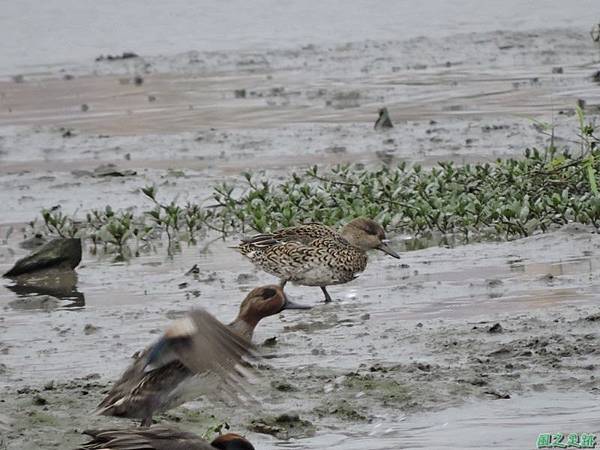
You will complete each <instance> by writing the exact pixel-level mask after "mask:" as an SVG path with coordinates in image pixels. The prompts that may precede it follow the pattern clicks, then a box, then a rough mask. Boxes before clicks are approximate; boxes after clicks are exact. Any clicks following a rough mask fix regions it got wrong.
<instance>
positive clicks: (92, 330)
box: [83, 323, 99, 336]
mask: <svg viewBox="0 0 600 450" xmlns="http://www.w3.org/2000/svg"><path fill="white" fill-rule="evenodd" d="M98 329H99V328H98V327H97V326H95V325H92V324H91V323H88V324H86V326H85V327H83V332H84V333H85V334H86V335H88V336H89V335H90V334H94V333H95V332H96V331H98Z"/></svg>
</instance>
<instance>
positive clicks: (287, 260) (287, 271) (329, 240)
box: [235, 217, 400, 303]
mask: <svg viewBox="0 0 600 450" xmlns="http://www.w3.org/2000/svg"><path fill="white" fill-rule="evenodd" d="M387 243H388V240H387V239H386V237H385V231H384V230H383V228H382V227H381V225H379V224H378V223H377V222H375V221H374V220H371V219H367V218H365V217H359V218H357V219H354V220H352V221H351V222H349V223H348V224H347V225H346V226H345V227H344V228H342V230H341V232H340V233H338V232H337V231H335V230H333V229H331V228H329V227H327V226H325V225H321V224H318V223H311V224H307V225H300V226H297V227H290V228H284V229H282V230H279V231H276V232H275V233H271V234H259V235H256V236H254V237H251V238H249V239H245V240H242V243H241V244H240V245H239V246H238V247H235V248H236V250H238V251H239V252H240V253H242V255H244V256H246V257H247V258H249V259H250V260H251V261H252V262H253V263H254V264H256V265H257V266H258V267H260V268H261V269H262V270H264V271H265V272H267V273H270V274H272V275H275V276H276V277H279V279H280V280H281V286H282V287H283V286H285V284H286V283H287V282H288V281H291V282H293V283H296V284H300V285H304V286H319V287H320V288H321V290H322V291H323V294H324V295H325V302H326V303H328V302H330V301H331V296H330V295H329V293H328V292H327V288H326V287H327V286H329V285H332V284H343V283H348V282H349V281H352V280H354V279H355V278H356V275H357V274H358V273H360V272H362V271H364V270H365V268H366V267H367V250H371V249H376V250H381V251H382V252H384V253H387V254H388V255H391V256H393V257H394V258H400V256H399V255H398V254H397V253H396V252H395V251H393V250H392V249H391V248H390V247H389V246H388V245H387Z"/></svg>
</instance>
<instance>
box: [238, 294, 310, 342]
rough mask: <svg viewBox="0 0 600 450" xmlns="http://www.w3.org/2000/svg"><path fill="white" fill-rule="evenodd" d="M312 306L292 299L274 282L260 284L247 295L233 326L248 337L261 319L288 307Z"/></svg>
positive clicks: (303, 307) (304, 307) (301, 307)
mask: <svg viewBox="0 0 600 450" xmlns="http://www.w3.org/2000/svg"><path fill="white" fill-rule="evenodd" d="M310 308H311V306H308V305H300V304H298V303H295V302H293V301H291V300H290V299H289V298H288V296H287V295H285V292H283V289H282V288H281V287H280V286H277V285H274V284H272V285H267V286H260V287H257V288H254V289H252V291H250V293H249V294H248V295H247V296H246V298H245V299H244V301H243V302H242V304H241V305H240V312H239V314H238V316H237V318H236V319H235V321H234V322H233V323H232V324H231V326H232V327H233V328H234V329H236V330H237V331H238V333H240V334H242V335H244V336H245V337H246V338H251V337H252V333H253V332H254V327H256V325H257V324H258V322H260V320H261V319H264V318H265V317H269V316H273V315H275V314H279V313H280V312H281V311H284V310H286V309H310Z"/></svg>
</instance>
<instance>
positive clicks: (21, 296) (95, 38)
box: [0, 0, 600, 450]
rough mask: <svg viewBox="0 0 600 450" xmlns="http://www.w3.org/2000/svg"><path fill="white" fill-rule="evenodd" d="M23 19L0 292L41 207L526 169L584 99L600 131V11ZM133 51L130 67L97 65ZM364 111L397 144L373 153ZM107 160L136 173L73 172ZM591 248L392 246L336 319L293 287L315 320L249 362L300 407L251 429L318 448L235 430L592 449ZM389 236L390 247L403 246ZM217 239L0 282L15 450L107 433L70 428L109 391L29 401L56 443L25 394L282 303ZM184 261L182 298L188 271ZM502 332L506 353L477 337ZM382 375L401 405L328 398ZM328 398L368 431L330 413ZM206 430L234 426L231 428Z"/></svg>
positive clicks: (1, 111) (371, 8) (13, 16)
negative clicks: (415, 171) (304, 423)
mask: <svg viewBox="0 0 600 450" xmlns="http://www.w3.org/2000/svg"><path fill="white" fill-rule="evenodd" d="M33 3H35V5H34V4H33ZM33 3H32V2H31V0H24V1H18V2H17V1H13V2H10V3H8V4H7V5H3V8H2V13H0V42H19V43H20V45H19V46H10V47H9V48H5V50H4V53H3V58H2V60H1V61H0V75H14V74H17V73H24V74H25V77H24V80H23V82H15V81H13V80H11V79H10V78H9V77H5V78H4V81H0V201H1V202H2V205H3V211H2V218H1V219H0V238H2V240H1V241H0V272H4V271H6V270H8V268H9V267H10V265H11V264H12V263H13V262H14V261H15V260H16V259H17V258H18V257H21V256H23V255H24V254H25V253H26V252H25V251H24V250H22V249H20V248H19V247H18V246H17V243H18V242H19V241H20V240H21V238H22V235H21V228H22V227H23V226H24V224H25V223H26V222H27V221H29V220H32V219H33V218H34V217H36V216H38V215H39V211H40V210H41V208H44V207H50V206H53V205H56V204H60V205H61V206H62V209H63V211H64V212H65V213H67V214H72V213H75V214H82V213H83V212H85V211H87V210H89V209H90V208H101V207H104V206H105V205H106V204H107V203H110V204H111V205H112V206H113V207H114V208H126V207H133V209H134V210H135V211H136V212H138V213H139V212H141V211H142V210H144V209H147V208H148V207H149V205H144V203H143V202H142V201H140V193H139V188H140V187H142V186H145V185H148V184H153V183H154V184H157V185H159V186H160V189H159V192H160V194H161V198H164V199H167V200H170V199H171V198H173V197H175V196H177V198H178V200H179V201H181V202H185V201H186V200H190V201H196V202H200V203H204V204H210V192H211V186H212V185H214V184H215V183H217V182H221V181H224V180H231V179H232V178H234V179H235V178H236V177H238V176H239V172H240V171H242V170H254V171H260V170H265V169H266V170H267V172H266V175H267V176H269V177H271V178H272V179H277V177H278V176H280V175H281V174H282V173H287V172H288V171H290V170H301V169H302V167H306V166H308V165H311V164H320V165H331V164H335V163H338V162H359V163H365V164H371V165H377V164H381V163H388V164H389V163H392V164H393V163H394V162H397V161H407V162H408V163H409V164H411V163H421V164H424V165H432V164H435V162H436V161H438V160H452V161H456V162H457V163H465V162H472V161H489V160H493V159H495V158H497V157H501V156H520V155H521V154H522V151H523V148H524V146H534V145H535V146H538V147H543V146H544V145H545V144H546V143H547V141H548V136H546V135H544V134H543V133H541V132H540V130H539V129H538V128H536V127H535V126H534V123H535V121H542V122H544V121H546V122H549V123H552V124H554V125H555V126H556V137H557V141H556V142H557V143H558V145H559V146H566V145H567V144H570V140H573V139H576V138H577V136H576V129H575V126H574V125H575V122H576V119H575V117H573V114H574V112H573V106H574V104H575V101H576V100H577V99H584V100H585V101H586V102H587V110H586V112H587V114H588V117H590V118H591V119H592V120H593V119H597V115H598V111H600V108H599V106H600V90H599V89H598V85H597V84H594V83H593V82H592V80H591V78H590V75H591V73H592V71H593V70H595V69H596V65H597V60H598V57H600V56H599V53H598V48H597V47H594V45H593V44H592V43H591V42H590V40H589V36H588V34H587V32H588V30H589V28H590V27H591V24H592V23H593V22H594V21H595V20H596V19H597V18H594V17H593V16H594V14H595V11H598V12H600V10H599V9H598V6H597V5H596V3H597V1H595V0H594V1H589V0H580V1H577V2H574V3H572V4H570V3H568V2H559V1H556V0H552V1H542V0H536V1H533V2H526V3H523V2H520V1H517V0H504V1H497V2H485V3H482V2H475V1H472V0H461V1H457V2H442V1H436V0H424V1H421V2H414V1H383V2H377V4H374V3H372V2H362V1H361V2H355V3H353V7H352V8H348V7H347V5H346V3H344V2H340V1H337V0H336V1H331V2H313V1H309V2H284V3H282V2H279V1H278V2H274V1H272V0H264V1H261V2H259V3H256V2H254V3H252V4H250V3H244V2H240V1H237V0H233V1H222V2H218V3H212V2H211V3H208V2H187V1H183V0H177V1H175V2H169V4H168V6H166V4H164V2H163V3H158V2H141V1H139V0H135V1H130V2H127V3H126V4H124V3H122V2H115V1H113V0H110V1H103V2H90V1H87V0H84V1H68V0H56V1H52V2H46V3H43V4H38V3H39V2H33ZM165 8H168V10H167V12H168V13H165ZM31 11H35V14H30V12H31ZM475 11H476V12H477V13H476V14H475ZM17 18H18V20H17ZM307 22H310V23H311V24H312V26H310V27H307V26H304V24H305V23H307ZM225 29H226V30H227V33H224V32H223V30H225ZM496 30H500V31H496ZM419 36H421V37H419ZM348 42H353V44H348ZM23 48H26V49H27V51H26V52H25V51H22V49H23ZM128 50H132V51H136V52H138V53H139V54H140V55H142V56H143V58H141V59H140V60H136V61H133V62H131V61H124V62H114V63H107V62H100V63H94V62H93V59H94V58H95V57H96V56H99V55H100V54H108V53H110V54H118V53H121V52H123V51H128ZM558 67H561V68H562V70H563V73H555V68H558ZM66 73H68V74H71V75H73V76H74V78H72V77H68V78H69V79H63V75H64V74H66ZM135 74H143V76H144V82H143V84H142V85H140V86H137V85H135V84H133V83H132V79H131V78H132V76H133V75H135ZM240 89H244V90H245V91H246V93H247V95H246V97H245V98H239V96H236V95H235V91H236V90H240ZM151 96H152V97H153V98H154V99H153V100H150V97H151ZM83 104H85V105H86V106H87V108H85V111H84V110H83V109H82V105H83ZM382 104H385V105H386V106H388V107H389V108H390V112H391V115H392V119H393V120H394V122H395V124H396V127H395V128H394V129H392V130H389V131H387V132H384V133H374V132H373V130H372V123H373V120H374V118H375V115H376V110H377V108H378V107H380V106H381V105H382ZM60 127H67V128H69V129H70V130H71V131H72V133H71V134H68V133H67V135H66V136H65V130H64V129H61V128H60ZM109 162H110V163H115V164H117V166H118V168H120V169H132V170H135V171H136V172H137V174H136V175H135V176H128V177H122V178H111V179H99V178H94V177H92V176H90V174H89V173H88V174H86V173H85V171H91V170H93V169H94V168H96V167H97V166H99V165H100V164H105V163H109ZM11 229H12V232H11V231H10V230H11ZM592 231H593V230H590V229H587V228H581V227H579V228H578V227H574V226H570V227H566V228H564V229H562V230H559V231H555V232H552V233H549V234H547V235H542V236H534V237H530V238H527V239H522V240H518V241H513V242H495V243H472V244H469V245H457V246H456V247H453V248H446V247H438V246H437V245H432V244H437V243H436V242H432V241H430V242H413V241H410V240H409V241H407V242H405V243H404V248H403V250H408V249H410V250H411V251H406V252H404V253H403V254H402V259H401V260H400V261H396V260H391V259H390V258H386V257H384V256H383V255H372V258H371V260H370V263H369V267H368V269H367V271H366V272H365V273H364V274H362V275H361V276H360V278H359V279H357V280H356V281H354V282H352V283H349V284H347V285H344V286H336V287H332V288H331V289H330V292H331V293H332V295H333V296H334V298H336V300H337V301H336V302H334V303H333V304H331V305H321V304H320V301H321V293H320V291H319V290H318V289H312V288H302V287H296V286H290V287H289V294H290V296H291V297H293V298H294V300H297V301H300V302H303V303H311V304H315V305H318V306H317V307H315V308H314V309H313V310H311V311H308V312H302V313H299V312H297V311H295V312H294V311H288V312H284V313H283V314H280V315H279V316H277V317H272V318H269V319H267V320H265V321H264V323H261V324H260V326H259V328H258V329H257V334H256V339H255V340H256V342H258V343H261V342H262V341H263V340H264V339H265V338H270V337H272V336H277V338H278V343H277V345H276V347H274V348H262V351H263V352H264V353H265V356H266V360H267V361H268V363H269V365H270V366H272V370H273V372H269V374H270V375H271V376H273V377H274V378H276V379H277V378H278V377H284V378H285V379H286V380H287V381H289V382H290V383H291V384H292V385H295V386H297V387H298V391H292V392H289V393H287V394H281V393H277V392H275V393H274V394H273V395H269V396H266V398H268V399H269V400H268V401H267V402H265V407H264V408H263V410H261V411H260V413H261V414H268V413H271V412H272V413H281V412H288V411H290V410H298V411H299V412H300V414H301V416H302V417H308V418H310V420H312V421H313V422H315V424H316V425H317V433H316V435H315V436H314V437H307V438H302V439H292V440H289V441H281V440H278V439H275V438H271V437H268V436H265V435H260V434H256V433H251V434H250V435H251V437H252V440H253V442H256V444H257V448H264V449H267V448H297V449H304V448H306V449H309V448H311V449H313V448H340V449H342V448H343V449H357V450H358V449H373V450H375V449H390V448H394V449H396V448H415V449H416V448H430V449H446V448H456V449H459V448H474V449H475V448H487V447H495V448H503V449H504V448H506V449H513V448H514V449H522V448H534V447H535V438H536V437H537V435H538V434H539V433H541V432H555V431H563V432H569V431H576V432H584V431H585V432H598V423H597V420H595V419H594V418H595V417H597V415H598V413H599V412H600V411H598V407H597V406H596V404H597V397H596V387H595V380H594V378H593V377H594V375H595V373H596V372H597V369H595V367H597V366H598V365H599V364H600V361H599V358H598V356H597V355H596V354H595V346H594V343H595V339H596V338H597V337H599V334H598V328H597V325H596V323H597V322H596V319H594V316H593V314H594V313H596V312H597V299H598V297H599V296H600V281H599V280H600V265H599V259H598V256H597V255H598V248H599V246H600V241H599V238H598V235H597V234H595V233H593V232H592ZM5 236H7V238H6V239H4V237H5ZM404 238H405V237H404V236H394V239H395V241H396V245H397V246H398V248H400V247H401V245H400V240H401V239H404ZM409 238H410V237H409ZM233 239H234V237H232V240H233ZM231 243H232V241H228V242H221V241H217V242H214V243H213V244H211V245H210V246H209V247H208V248H206V249H204V250H202V249H203V244H201V245H199V246H191V247H188V246H186V245H184V246H183V249H182V251H181V252H180V253H177V254H175V255H174V256H173V257H169V256H167V255H166V251H165V249H164V247H159V248H158V249H157V251H156V252H152V253H149V254H143V255H142V256H141V257H139V258H133V259H132V260H131V261H126V262H115V261H114V260H113V258H112V257H111V256H96V255H92V254H91V253H89V251H86V252H85V253H84V259H83V261H82V264H81V265H80V267H79V268H78V269H77V272H78V275H77V278H76V279H74V280H70V282H71V283H70V284H69V283H67V285H65V286H62V287H61V288H62V289H63V291H62V292H57V291H56V289H58V288H59V287H60V286H52V289H47V290H44V291H40V290H39V289H38V290H32V289H31V288H29V287H18V286H16V285H14V284H13V283H12V282H10V281H9V280H4V281H3V282H2V283H0V305H1V306H2V308H3V311H2V314H1V317H0V386H2V387H4V388H5V390H4V391H3V394H6V395H5V396H4V397H3V398H2V400H6V403H4V406H5V408H6V409H7V411H10V412H11V413H12V414H13V415H15V416H16V417H18V421H20V422H19V423H20V425H19V426H22V427H23V428H22V431H20V432H16V434H17V435H18V436H19V439H23V440H17V442H18V444H16V445H17V447H14V448H19V449H21V450H22V449H23V448H26V447H23V445H22V443H23V442H28V443H31V442H32V441H31V440H27V439H28V436H32V439H38V442H44V443H46V442H62V434H63V433H66V434H65V436H67V437H68V439H69V441H68V442H80V441H81V438H80V437H79V436H78V435H75V434H74V432H73V427H74V423H76V424H77V425H76V426H77V427H78V428H79V426H81V427H85V426H99V425H105V424H107V423H108V422H106V421H107V420H108V419H102V420H104V421H102V422H101V421H100V419H98V418H91V417H89V416H88V413H89V412H90V410H91V409H93V401H91V400H90V399H88V397H87V396H88V395H89V396H92V397H94V399H96V397H98V396H100V395H101V392H102V390H103V389H104V388H105V385H102V384H101V385H100V386H99V387H96V388H94V387H93V386H92V387H90V388H89V389H88V387H85V389H84V391H85V393H83V392H81V393H79V391H73V390H71V389H72V388H63V387H59V388H57V390H56V392H55V391H51V392H48V393H46V392H45V391H43V394H42V395H48V396H50V395H55V397H52V398H51V400H52V401H54V402H55V404H51V406H52V408H50V412H51V413H55V416H56V418H55V420H56V422H55V424H54V426H48V425H44V424H40V423H39V422H35V420H34V419H35V417H36V415H35V414H36V413H37V412H39V411H38V410H36V409H35V407H32V403H31V399H30V398H29V397H27V394H19V393H18V392H16V391H17V390H18V389H20V388H24V387H25V386H33V387H34V389H35V388H36V387H37V388H40V387H41V386H43V385H44V384H45V383H47V382H48V381H56V382H58V383H60V382H61V381H63V380H70V379H72V378H73V377H90V376H91V378H90V379H92V380H95V379H96V378H97V377H99V378H98V379H99V380H100V381H101V383H106V382H107V381H108V380H110V379H114V378H115V377H116V376H117V375H118V374H119V373H120V372H121V371H122V369H123V368H124V367H125V366H126V364H127V363H128V362H129V357H130V355H131V354H133V353H134V352H135V351H137V350H139V349H140V348H142V347H143V346H145V345H147V344H148V342H149V341H150V340H152V339H153V338H155V337H156V335H157V334H158V333H159V332H160V331H161V330H162V329H163V328H164V326H165V324H166V323H167V322H168V321H169V320H171V319H172V318H174V317H177V316H179V315H181V314H182V312H183V311H185V310H187V309H189V308H191V307H194V306H203V307H205V308H207V309H209V310H210V311H211V312H213V313H214V314H215V315H217V316H218V317H219V318H220V319H222V320H223V321H225V322H226V321H228V320H230V319H232V318H233V317H234V316H235V314H236V312H237V308H238V304H239V302H240V301H241V299H242V298H243V297H244V295H245V294H246V293H247V292H248V291H249V290H250V289H251V288H252V287H255V286H257V285H259V284H264V283H272V282H274V281H275V280H274V279H273V278H272V277H270V276H268V275H265V274H262V273H260V272H258V271H256V270H255V269H254V268H253V267H252V266H251V265H250V264H249V263H248V262H245V261H243V260H242V258H241V257H240V256H239V255H237V254H235V253H234V252H233V251H231V250H230V249H228V248H227V246H228V245H230V244H231ZM193 264H198V266H199V268H200V274H199V275H198V277H190V276H186V275H185V273H186V272H187V271H188V270H189V269H190V268H191V267H192V265H193ZM240 275H241V277H240ZM73 283H75V288H74V289H73ZM287 289H288V288H286V290H287ZM590 317H591V319H590ZM495 322H498V323H501V324H502V327H503V332H501V333H499V334H493V333H490V332H489V328H490V327H491V326H492V325H493V324H494V323H495ZM86 325H94V327H96V328H95V329H94V328H93V327H92V328H90V327H87V328H86ZM86 330H87V331H86ZM90 330H91V331H90ZM544 340H545V341H548V342H549V343H550V344H548V346H546V347H541V348H540V347H536V345H538V343H537V342H538V341H544ZM531 349H533V351H532V350H531ZM498 352H499V353H498ZM494 355H496V356H494ZM498 355H499V356H498ZM428 365H431V368H429V366H428ZM379 366H383V368H384V370H383V371H382V372H381V376H382V378H381V379H382V380H383V382H384V384H383V385H382V386H385V387H387V388H389V386H390V383H399V385H400V386H401V387H402V388H403V389H406V390H408V392H409V394H413V395H415V398H414V399H412V400H406V401H405V399H403V398H401V399H392V400H390V399H389V398H387V397H385V396H383V397H380V395H383V394H381V392H380V391H382V390H383V388H381V389H377V388H376V389H372V390H369V388H368V384H367V385H365V386H367V387H364V386H363V387H361V386H360V385H359V387H355V386H354V385H346V384H344V379H346V378H348V377H350V378H351V377H352V374H354V373H359V372H360V373H361V376H365V377H367V376H371V375H372V374H379V373H380V372H379V368H378V367H379ZM269 370H271V369H269ZM365 373H366V374H367V375H365ZM273 374H276V375H273ZM367 379H368V377H367ZM361 380H362V378H361ZM377 380H379V378H377ZM268 381H273V380H268ZM379 381H380V380H379ZM386 383H387V384H386ZM267 385H268V383H267ZM376 386H377V385H376ZM393 386H396V385H393ZM61 389H64V390H61ZM94 389H95V390H94ZM361 389H362V390H361ZM486 390H492V391H494V392H501V393H510V395H511V399H509V400H495V399H494V397H493V395H488V394H485V392H486ZM88 391H89V392H88ZM294 392H295V393H294ZM51 393H54V394H51ZM270 394H272V393H270ZM338 397H339V398H340V399H344V401H347V402H348V403H349V404H350V405H351V406H352V407H355V408H356V410H357V411H359V412H360V413H361V414H364V415H365V416H366V417H368V420H362V419H360V420H355V421H354V420H349V419H348V418H344V417H341V416H336V414H335V412H333V413H329V412H327V411H330V410H331V405H332V404H333V405H334V406H335V402H336V401H337V400H338ZM438 397H439V399H438ZM411 401H416V402H417V405H413V404H412V403H411ZM421 401H422V403H423V407H424V408H425V410H422V409H420V408H419V403H420V402H421ZM19 402H22V403H19ZM69 402H70V403H69ZM389 402H391V403H389ZM394 402H397V403H394ZM390 405H391V406H390ZM323 406H324V407H325V411H326V413H325V414H324V415H323V414H322V413H319V409H318V407H323ZM203 407H204V408H206V406H203ZM32 408H33V409H32ZM65 411H66V412H65ZM215 414H217V415H218V416H219V417H231V418H232V419H233V421H234V424H235V425H237V426H241V429H242V431H243V430H244V428H243V426H242V425H241V424H244V423H246V422H245V421H244V420H245V419H244V420H242V419H240V417H237V416H234V417H232V416H230V414H233V413H232V411H231V410H227V409H225V410H224V409H223V408H221V409H218V408H217V409H216V412H215ZM31 417H33V419H32V418H31ZM110 423H111V424H113V425H115V424H116V423H114V422H110ZM186 426H187V427H188V428H189V429H194V430H195V431H199V432H202V431H204V430H198V429H195V428H193V427H197V426H198V424H197V423H193V422H192V423H186ZM19 433H20V434H19ZM9 445H10V443H9ZM57 445H59V444H57ZM1 446H2V445H1V444H0V447H1ZM9 448H10V447H9ZM29 448H40V444H37V445H33V446H31V447H29Z"/></svg>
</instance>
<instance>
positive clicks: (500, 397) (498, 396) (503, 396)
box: [484, 391, 510, 400]
mask: <svg viewBox="0 0 600 450" xmlns="http://www.w3.org/2000/svg"><path fill="white" fill-rule="evenodd" d="M484 394H488V395H492V396H494V397H495V398H496V399H497V400H508V399H509V398H510V394H506V393H505V394H501V393H499V392H496V391H485V392H484Z"/></svg>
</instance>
